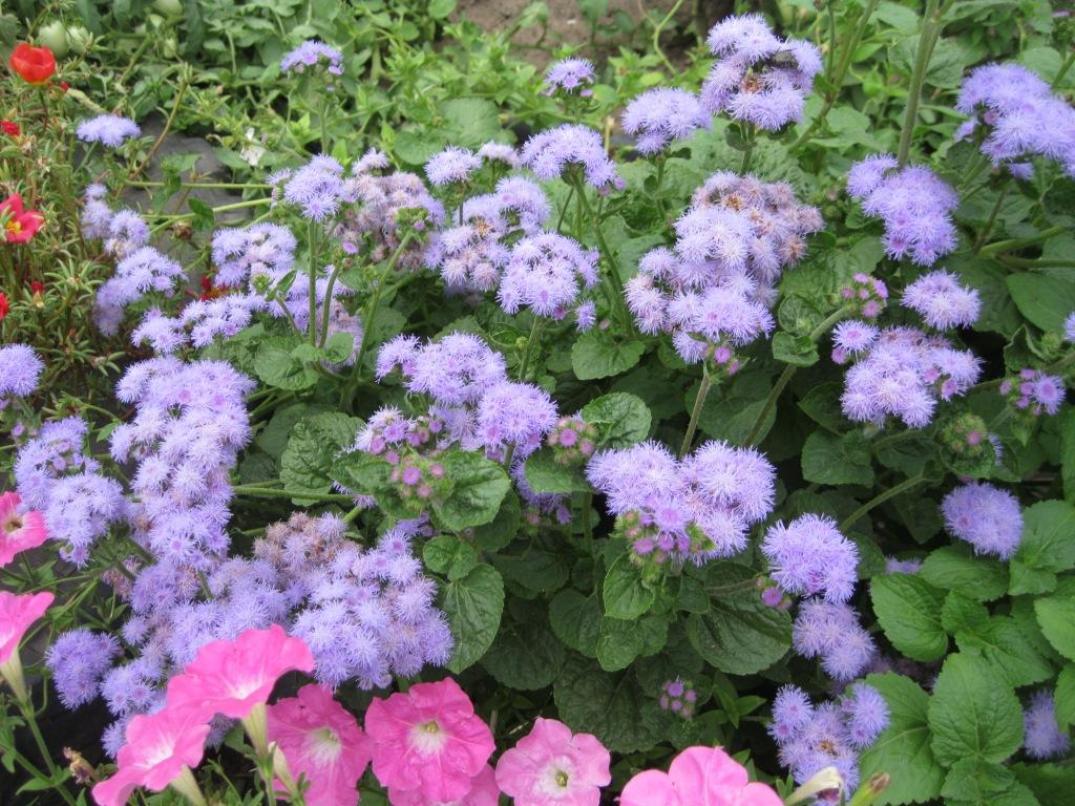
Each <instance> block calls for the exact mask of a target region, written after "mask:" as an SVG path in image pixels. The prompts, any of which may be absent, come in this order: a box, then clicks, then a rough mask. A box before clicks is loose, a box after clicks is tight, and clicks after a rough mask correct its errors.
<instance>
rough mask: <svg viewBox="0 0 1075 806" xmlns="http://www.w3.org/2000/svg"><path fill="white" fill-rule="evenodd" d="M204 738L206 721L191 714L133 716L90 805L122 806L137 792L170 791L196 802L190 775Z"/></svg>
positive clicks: (171, 711) (188, 710) (173, 711)
mask: <svg viewBox="0 0 1075 806" xmlns="http://www.w3.org/2000/svg"><path fill="white" fill-rule="evenodd" d="M208 735H209V723H208V721H206V720H204V719H201V718H200V715H199V714H198V713H197V711H196V710H195V709H193V708H188V707H179V708H172V707H166V708H164V709H162V710H160V711H157V712H156V713H154V714H148V715H145V714H140V715H139V716H136V717H135V718H134V719H132V720H131V722H130V724H129V725H127V731H126V734H125V738H126V742H125V743H124V745H123V747H121V748H120V750H119V755H118V756H117V759H116V760H117V762H118V770H117V771H116V774H115V775H113V776H112V777H111V778H108V779H106V780H104V781H101V783H99V784H97V785H96V786H95V787H94V788H93V798H94V800H96V801H97V803H99V804H100V806H122V804H125V803H126V802H127V800H128V799H129V798H130V796H131V793H132V792H134V790H135V789H137V788H138V787H140V786H144V787H145V788H146V789H149V790H151V791H153V792H160V791H161V790H162V789H165V788H166V787H168V786H169V785H171V786H174V787H175V788H176V789H177V790H179V791H180V792H182V793H183V794H185V795H187V796H188V798H189V799H191V800H193V801H195V802H197V801H198V798H200V797H201V793H200V791H199V789H198V784H197V782H196V781H195V780H194V776H193V775H191V773H190V770H191V768H193V767H197V766H198V765H199V764H200V763H201V760H202V754H203V752H204V751H205V738H206V737H207V736H208ZM195 793H196V794H195ZM201 802H202V803H204V802H205V801H204V798H202V800H201Z"/></svg>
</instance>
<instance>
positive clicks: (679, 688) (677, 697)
mask: <svg viewBox="0 0 1075 806" xmlns="http://www.w3.org/2000/svg"><path fill="white" fill-rule="evenodd" d="M697 702H698V692H697V691H695V690H694V686H693V685H691V682H690V681H689V680H681V679H680V678H678V677H677V678H676V679H675V680H667V681H665V683H664V685H662V686H661V695H660V697H658V699H657V703H658V704H659V705H660V707H661V710H663V711H671V712H672V713H673V714H675V715H676V716H678V717H680V718H682V719H690V718H691V717H693V716H694V707H695V705H696V703H697Z"/></svg>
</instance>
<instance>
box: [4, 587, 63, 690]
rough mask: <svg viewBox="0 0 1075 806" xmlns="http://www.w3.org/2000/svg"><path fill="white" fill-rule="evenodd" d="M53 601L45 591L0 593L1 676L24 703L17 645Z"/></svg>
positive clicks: (23, 681) (23, 687) (24, 685)
mask: <svg viewBox="0 0 1075 806" xmlns="http://www.w3.org/2000/svg"><path fill="white" fill-rule="evenodd" d="M55 598H56V597H55V596H53V595H52V594H51V593H48V592H44V593H25V594H22V595H21V596H19V595H16V594H14V593H9V592H8V591H0V677H3V678H4V680H6V681H7V684H8V685H9V686H11V690H12V691H13V692H15V696H16V697H17V698H18V699H20V700H22V701H25V700H26V682H25V680H24V679H23V676H22V660H21V659H20V658H19V643H20V642H21V641H22V637H23V635H25V634H26V630H27V629H29V627H30V625H31V624H33V623H34V622H35V621H37V620H38V619H39V618H41V616H42V615H44V613H45V611H46V610H48V609H49V605H51V604H52V602H53V600H54V599H55Z"/></svg>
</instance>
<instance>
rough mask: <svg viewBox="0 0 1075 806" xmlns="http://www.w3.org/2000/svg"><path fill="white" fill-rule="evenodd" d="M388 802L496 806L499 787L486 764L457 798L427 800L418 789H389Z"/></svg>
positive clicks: (396, 804)
mask: <svg viewBox="0 0 1075 806" xmlns="http://www.w3.org/2000/svg"><path fill="white" fill-rule="evenodd" d="M388 802H389V803H391V804H392V806H497V804H499V803H500V787H498V786H497V785H496V775H494V774H493V768H492V767H490V766H489V765H488V764H486V765H485V766H484V767H482V771H481V772H479V773H478V774H477V775H475V776H474V777H473V778H471V779H470V791H469V792H467V794H465V795H463V797H461V798H458V799H457V800H429V799H428V798H426V797H425V796H424V795H422V792H421V790H418V789H409V790H407V791H400V790H398V789H389V790H388Z"/></svg>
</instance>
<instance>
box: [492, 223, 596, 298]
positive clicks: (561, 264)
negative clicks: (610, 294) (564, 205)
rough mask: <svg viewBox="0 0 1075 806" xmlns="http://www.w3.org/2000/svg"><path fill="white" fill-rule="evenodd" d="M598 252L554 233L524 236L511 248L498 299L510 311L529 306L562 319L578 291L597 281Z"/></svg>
mask: <svg viewBox="0 0 1075 806" xmlns="http://www.w3.org/2000/svg"><path fill="white" fill-rule="evenodd" d="M597 258H598V256H597V253H596V252H594V251H592V250H590V251H586V250H583V249H582V247H581V246H579V244H578V243H576V242H575V241H573V240H572V239H571V238H568V237H566V236H563V235H559V234H557V233H555V232H545V233H542V234H540V235H531V236H527V237H525V238H523V239H522V240H520V241H519V242H518V243H516V244H515V247H514V248H513V249H512V251H511V256H510V258H509V259H508V262H507V265H506V266H505V268H504V276H503V278H502V279H501V282H500V289H499V291H498V292H497V300H498V301H499V302H500V307H502V308H503V309H504V310H505V311H506V312H507V313H510V314H514V313H517V312H518V311H519V310H520V309H521V308H523V307H529V308H530V309H531V310H532V311H533V312H534V313H535V314H537V315H538V316H547V317H551V318H553V319H562V318H564V316H566V315H567V312H568V310H569V309H570V308H571V307H572V305H573V304H574V303H575V302H576V300H577V299H578V296H579V294H580V293H581V292H582V291H583V290H585V289H589V288H592V287H593V286H594V285H596V283H597V279H598V277H597Z"/></svg>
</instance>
